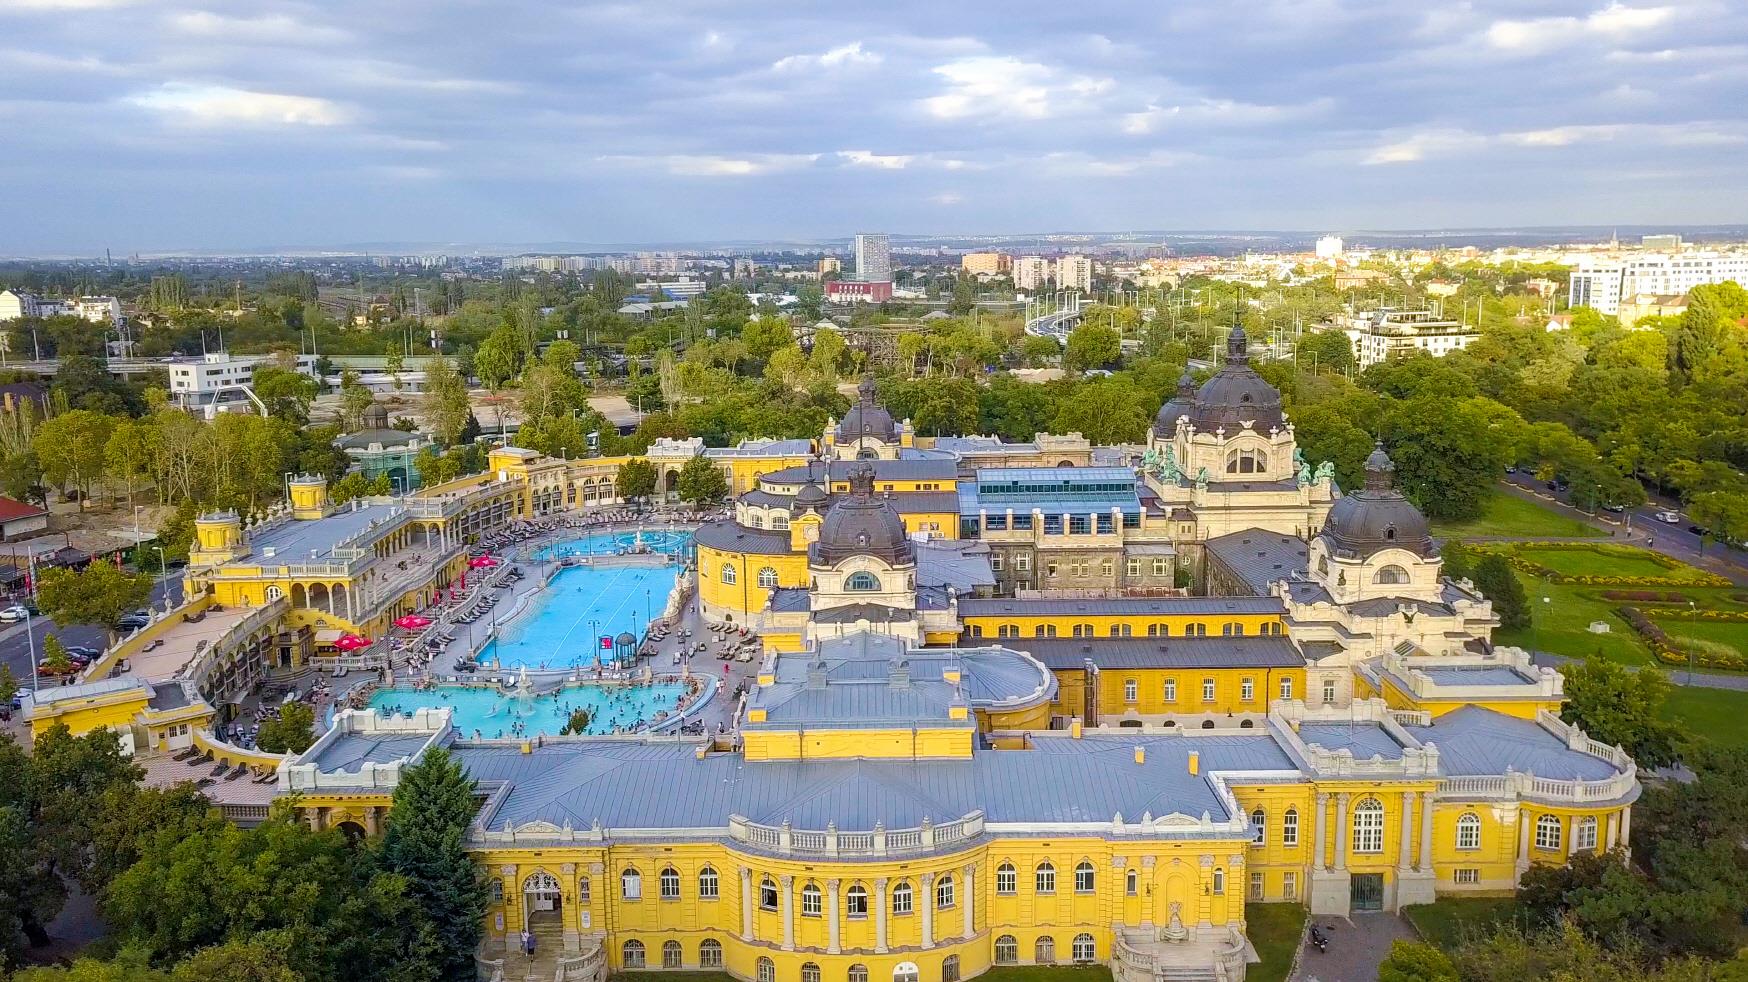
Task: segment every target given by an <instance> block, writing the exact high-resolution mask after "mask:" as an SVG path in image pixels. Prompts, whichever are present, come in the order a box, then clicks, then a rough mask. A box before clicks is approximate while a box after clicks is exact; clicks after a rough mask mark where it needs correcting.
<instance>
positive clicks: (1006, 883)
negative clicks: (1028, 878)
mask: <svg viewBox="0 0 1748 982" xmlns="http://www.w3.org/2000/svg"><path fill="white" fill-rule="evenodd" d="M1018 880H1019V877H1018V876H1017V875H1016V871H1015V870H1014V864H1013V863H1002V864H1001V865H1000V866H997V867H996V868H995V892H996V893H1000V894H1012V893H1014V892H1015V891H1016V890H1017V889H1018V882H1017V881H1018Z"/></svg>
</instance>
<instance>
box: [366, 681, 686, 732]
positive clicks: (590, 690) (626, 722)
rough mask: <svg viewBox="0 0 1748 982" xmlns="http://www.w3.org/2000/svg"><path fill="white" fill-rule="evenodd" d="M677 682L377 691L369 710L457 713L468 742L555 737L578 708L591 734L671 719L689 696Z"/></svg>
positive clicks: (456, 722)
mask: <svg viewBox="0 0 1748 982" xmlns="http://www.w3.org/2000/svg"><path fill="white" fill-rule="evenodd" d="M685 693H686V686H685V685H683V684H681V683H679V682H658V683H654V684H651V685H601V684H598V683H590V682H580V683H572V684H569V685H566V686H564V687H563V688H560V689H559V690H558V691H557V692H554V693H550V694H546V695H517V694H514V693H505V692H502V691H499V690H498V689H497V688H495V687H491V686H477V685H440V686H437V687H436V688H434V689H399V688H397V689H378V690H376V692H375V693H373V694H372V695H371V697H370V708H372V709H375V710H377V711H378V712H391V713H410V712H412V711H414V710H416V709H424V708H427V707H436V708H448V709H450V710H452V711H453V712H454V723H455V728H456V729H457V730H458V731H460V732H461V734H462V736H464V737H467V738H476V737H477V738H479V739H486V740H495V739H509V738H513V737H518V736H530V737H532V736H541V735H545V736H557V735H558V733H559V731H560V730H562V729H564V725H565V723H566V722H567V721H568V720H569V719H570V717H571V712H572V711H573V710H576V709H587V710H588V711H589V716H590V720H589V726H588V730H587V732H588V733H591V734H602V733H612V732H613V731H614V729H615V728H618V729H621V730H630V729H631V728H632V727H633V726H634V725H636V724H637V723H640V722H645V721H649V720H653V719H654V718H655V716H656V714H657V713H661V712H666V713H668V714H669V715H672V714H673V713H674V711H675V710H676V709H677V708H678V706H679V704H680V697H681V696H682V695H685Z"/></svg>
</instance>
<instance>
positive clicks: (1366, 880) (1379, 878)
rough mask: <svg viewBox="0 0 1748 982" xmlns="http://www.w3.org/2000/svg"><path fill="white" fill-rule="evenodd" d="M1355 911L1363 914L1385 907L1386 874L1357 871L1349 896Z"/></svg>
mask: <svg viewBox="0 0 1748 982" xmlns="http://www.w3.org/2000/svg"><path fill="white" fill-rule="evenodd" d="M1349 901H1350V904H1349V906H1350V907H1351V908H1352V910H1353V912H1354V913H1356V914H1363V913H1367V912H1370V911H1379V910H1383V909H1384V874H1382V873H1355V874H1353V888H1352V891H1351V894H1350V896H1349Z"/></svg>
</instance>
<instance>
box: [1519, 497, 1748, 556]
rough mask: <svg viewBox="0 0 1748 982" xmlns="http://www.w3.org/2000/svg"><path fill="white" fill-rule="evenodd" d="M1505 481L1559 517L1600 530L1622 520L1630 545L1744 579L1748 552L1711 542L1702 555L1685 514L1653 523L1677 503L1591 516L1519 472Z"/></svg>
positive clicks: (1652, 503)
mask: <svg viewBox="0 0 1748 982" xmlns="http://www.w3.org/2000/svg"><path fill="white" fill-rule="evenodd" d="M1505 482H1506V484H1507V485H1509V486H1510V487H1511V488H1512V489H1513V490H1515V491H1518V492H1519V493H1523V494H1530V495H1533V496H1535V497H1536V498H1538V499H1540V500H1541V501H1542V502H1543V503H1547V502H1549V501H1552V502H1553V503H1554V504H1556V505H1557V506H1560V507H1558V508H1557V509H1556V510H1558V511H1560V512H1561V513H1562V514H1567V515H1571V516H1572V517H1574V518H1580V519H1584V520H1586V521H1589V522H1592V523H1593V524H1595V525H1597V526H1598V527H1600V528H1605V529H1619V528H1620V524H1619V522H1617V521H1616V520H1617V519H1620V520H1624V521H1626V523H1627V524H1628V526H1629V527H1630V528H1631V535H1629V536H1627V540H1628V541H1629V542H1631V543H1632V544H1634V545H1647V544H1648V545H1649V546H1650V548H1652V549H1654V550H1656V551H1657V552H1660V553H1663V554H1664V555H1666V556H1672V557H1674V558H1676V559H1679V560H1681V561H1682V562H1685V563H1690V564H1692V565H1695V566H1701V567H1704V568H1706V569H1711V570H1714V571H1716V572H1717V573H1719V574H1720V575H1724V576H1729V577H1731V578H1733V579H1734V578H1739V577H1743V576H1748V552H1743V551H1742V550H1741V549H1733V548H1731V547H1729V546H1726V545H1724V544H1722V543H1717V542H1714V543H1711V544H1709V545H1706V546H1705V547H1704V552H1703V553H1702V552H1701V545H1702V543H1701V542H1700V537H1699V536H1697V535H1695V534H1694V533H1692V532H1689V531H1688V530H1687V527H1688V526H1689V525H1691V524H1693V523H1692V522H1689V521H1688V520H1687V516H1686V515H1682V518H1681V521H1680V522H1679V523H1677V524H1674V525H1670V524H1667V523H1665V522H1660V521H1658V520H1657V513H1658V512H1660V511H1664V510H1666V509H1667V510H1670V511H1674V512H1677V513H1680V512H1681V505H1680V503H1679V502H1677V501H1675V500H1674V499H1664V500H1657V499H1656V498H1653V499H1652V500H1650V501H1647V502H1646V503H1645V504H1643V505H1641V506H1639V507H1638V508H1632V509H1628V511H1627V512H1626V513H1625V514H1624V515H1611V514H1609V513H1608V512H1605V511H1602V510H1600V509H1598V510H1597V511H1596V512H1595V514H1592V513H1591V512H1590V511H1589V510H1588V509H1587V508H1586V507H1585V506H1586V505H1588V504H1589V503H1588V502H1582V499H1580V501H1581V502H1582V503H1581V504H1574V503H1573V501H1572V491H1570V490H1568V491H1554V490H1552V489H1551V488H1549V487H1547V485H1546V483H1545V482H1542V481H1538V480H1536V479H1535V477H1534V475H1531V474H1524V473H1521V472H1520V473H1517V474H1507V475H1506V476H1505ZM1647 539H1649V540H1650V542H1649V543H1647V542H1646V540H1647Z"/></svg>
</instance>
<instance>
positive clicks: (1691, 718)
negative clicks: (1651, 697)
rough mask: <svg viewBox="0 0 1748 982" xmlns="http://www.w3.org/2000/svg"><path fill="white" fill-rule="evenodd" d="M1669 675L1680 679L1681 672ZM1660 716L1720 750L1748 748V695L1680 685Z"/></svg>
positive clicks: (1676, 670) (1673, 671)
mask: <svg viewBox="0 0 1748 982" xmlns="http://www.w3.org/2000/svg"><path fill="white" fill-rule="evenodd" d="M1669 674H1670V676H1671V677H1673V678H1680V677H1681V670H1680V669H1674V670H1672V671H1670V673H1669ZM1660 715H1661V716H1662V717H1663V718H1664V719H1668V720H1674V721H1675V722H1677V723H1680V724H1682V726H1684V727H1686V728H1687V730H1688V731H1689V732H1692V733H1697V734H1699V735H1700V736H1702V737H1704V738H1706V739H1707V740H1710V741H1711V742H1712V743H1715V744H1717V745H1718V746H1720V747H1731V748H1748V692H1738V691H1736V690H1735V689H1702V688H1700V687H1699V686H1693V685H1678V686H1675V689H1674V691H1673V692H1671V693H1669V698H1668V699H1667V700H1665V701H1664V703H1663V711H1662V713H1661V714H1660Z"/></svg>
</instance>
